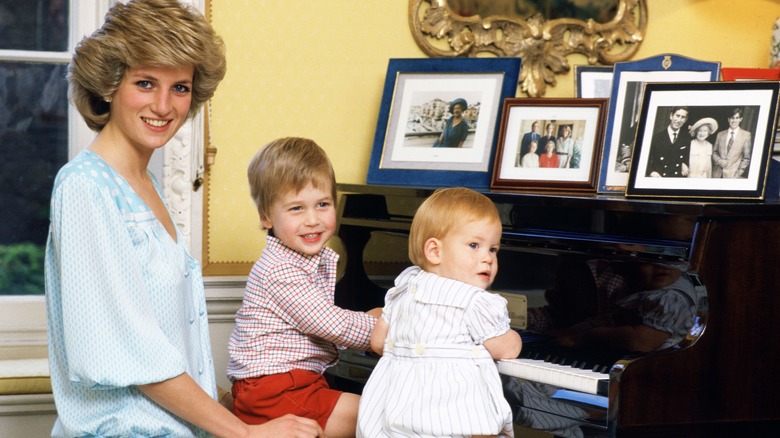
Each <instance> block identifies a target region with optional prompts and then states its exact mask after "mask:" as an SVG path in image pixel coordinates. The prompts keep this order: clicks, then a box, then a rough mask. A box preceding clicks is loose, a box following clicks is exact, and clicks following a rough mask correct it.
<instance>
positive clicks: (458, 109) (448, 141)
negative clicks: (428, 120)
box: [433, 98, 469, 148]
mask: <svg viewBox="0 0 780 438" xmlns="http://www.w3.org/2000/svg"><path fill="white" fill-rule="evenodd" d="M466 108H468V104H467V103H466V100H465V99H461V98H457V99H455V100H453V101H452V102H450V112H451V113H452V117H450V118H449V119H447V121H446V122H445V124H444V129H443V130H442V132H441V134H439V137H438V138H437V139H436V142H435V143H434V144H433V147H435V148H461V147H463V142H464V141H466V137H468V135H469V124H468V122H467V121H466V120H465V119H464V118H463V112H464V111H466Z"/></svg>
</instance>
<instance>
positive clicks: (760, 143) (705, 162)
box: [626, 81, 780, 200]
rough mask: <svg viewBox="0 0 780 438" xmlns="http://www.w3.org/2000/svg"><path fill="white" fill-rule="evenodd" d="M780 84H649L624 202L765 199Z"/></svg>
mask: <svg viewBox="0 0 780 438" xmlns="http://www.w3.org/2000/svg"><path fill="white" fill-rule="evenodd" d="M779 91H780V82H776V81H773V82H768V81H766V82H764V81H762V82H754V81H736V82H712V83H648V84H645V89H644V96H643V98H642V114H641V117H640V119H639V127H638V130H637V139H636V144H635V146H634V154H633V157H632V162H631V171H630V173H629V184H628V186H627V188H626V196H643V197H663V198H694V199H700V198H701V199H704V198H707V199H739V200H760V199H763V198H764V189H765V184H766V179H767V169H768V165H769V156H770V152H771V150H772V143H773V141H774V135H775V127H776V124H777V104H778V92H779Z"/></svg>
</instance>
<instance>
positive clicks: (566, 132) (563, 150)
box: [555, 125, 574, 169]
mask: <svg viewBox="0 0 780 438" xmlns="http://www.w3.org/2000/svg"><path fill="white" fill-rule="evenodd" d="M573 150H574V140H573V139H572V138H571V126H569V125H563V128H561V136H560V137H559V138H558V140H557V142H556V146H555V153H556V155H558V167H560V168H561V169H565V168H568V167H569V160H571V154H572V152H573Z"/></svg>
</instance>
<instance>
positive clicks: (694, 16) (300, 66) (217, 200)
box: [204, 0, 780, 263]
mask: <svg viewBox="0 0 780 438" xmlns="http://www.w3.org/2000/svg"><path fill="white" fill-rule="evenodd" d="M648 3H649V6H648V9H649V14H648V15H649V22H648V30H647V37H646V39H645V41H644V43H643V44H642V46H641V48H640V50H639V52H638V53H637V55H636V56H635V57H634V59H642V58H647V57H650V56H655V55H658V54H660V53H675V54H679V55H684V56H688V57H691V58H696V59H700V60H706V61H720V62H721V63H722V66H724V67H767V66H768V63H769V45H770V33H771V29H772V23H773V22H774V20H775V19H776V18H777V17H778V16H780V2H778V1H777V0H774V1H772V0H651V1H649V2H648ZM407 7H408V6H407V1H406V0H380V1H371V0H369V1H355V0H327V1H312V0H211V12H210V14H211V19H212V22H213V24H214V26H215V28H216V29H217V31H218V32H219V33H220V34H221V35H222V37H223V38H224V39H225V41H226V44H227V47H228V74H227V76H226V78H225V80H224V82H223V83H222V84H221V86H220V88H219V90H218V91H217V95H216V96H215V97H214V99H213V102H212V119H211V123H212V125H211V126H212V133H211V136H212V142H213V144H214V145H215V146H216V147H217V148H218V153H217V156H216V163H215V164H214V165H213V166H212V167H211V170H210V174H209V178H210V190H209V198H208V200H207V205H208V207H207V208H208V215H209V217H208V228H207V230H206V232H207V237H208V242H207V243H208V246H207V249H206V250H207V255H204V258H205V259H207V261H208V262H209V263H215V262H216V263H228V262H251V261H253V260H254V259H256V258H257V256H258V255H259V253H260V250H261V248H262V246H263V245H264V241H263V237H262V233H261V232H259V231H258V221H257V217H256V212H255V210H254V207H253V204H252V202H251V200H250V198H249V190H248V188H247V183H246V166H247V163H248V162H249V159H250V158H251V157H252V155H253V154H254V152H255V151H256V150H257V149H258V148H259V147H260V146H262V145H264V144H266V143H267V142H268V141H270V140H272V139H274V138H277V137H283V136H301V137H309V138H312V139H314V140H315V141H317V142H318V143H319V144H320V145H321V146H322V147H323V148H324V149H325V150H326V151H327V152H328V154H329V156H330V158H331V160H332V162H333V166H334V168H335V170H336V176H337V179H338V180H339V182H345V183H363V182H365V178H366V173H367V168H368V160H369V157H370V154H371V147H372V143H373V137H374V129H375V128H376V122H377V113H378V111H379V104H380V100H381V97H382V96H381V94H382V87H383V84H384V79H385V72H386V69H387V61H388V59H389V58H419V57H424V56H425V55H424V54H423V52H422V51H421V50H420V49H419V48H418V47H417V45H416V43H415V42H414V40H413V39H412V36H411V32H410V29H409V24H408V19H407ZM586 62H587V61H586V60H585V59H584V58H583V57H571V58H570V63H571V65H572V66H573V65H575V64H584V63H586ZM573 95H574V79H573V75H572V74H571V73H569V74H568V75H562V76H558V83H557V85H556V86H555V87H552V88H548V90H547V94H546V97H572V96H573Z"/></svg>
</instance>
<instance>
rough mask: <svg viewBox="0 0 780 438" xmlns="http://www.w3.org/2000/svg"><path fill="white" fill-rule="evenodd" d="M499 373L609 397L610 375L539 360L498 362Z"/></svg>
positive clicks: (520, 359) (521, 359) (519, 359)
mask: <svg viewBox="0 0 780 438" xmlns="http://www.w3.org/2000/svg"><path fill="white" fill-rule="evenodd" d="M498 372H499V373H500V374H504V375H507V376H512V377H518V378H521V379H525V380H530V381H534V382H539V383H545V384H548V385H553V386H556V387H559V388H565V389H570V390H573V391H580V392H586V393H588V394H597V395H603V396H606V395H607V387H608V384H609V373H603V372H599V371H593V370H590V369H580V368H574V367H572V366H569V365H559V364H556V363H551V362H545V361H543V360H537V359H527V358H518V359H505V360H501V361H499V362H498Z"/></svg>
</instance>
